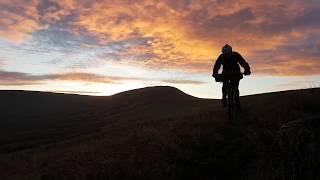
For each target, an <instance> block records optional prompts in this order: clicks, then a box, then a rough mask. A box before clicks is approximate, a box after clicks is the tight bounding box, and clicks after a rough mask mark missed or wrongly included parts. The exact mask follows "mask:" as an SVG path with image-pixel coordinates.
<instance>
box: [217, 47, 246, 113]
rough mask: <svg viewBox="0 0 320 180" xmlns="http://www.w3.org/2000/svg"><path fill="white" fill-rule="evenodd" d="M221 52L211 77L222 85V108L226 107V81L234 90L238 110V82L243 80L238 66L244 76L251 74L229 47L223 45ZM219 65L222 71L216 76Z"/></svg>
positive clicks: (240, 57)
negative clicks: (242, 69)
mask: <svg viewBox="0 0 320 180" xmlns="http://www.w3.org/2000/svg"><path fill="white" fill-rule="evenodd" d="M221 51H222V54H220V56H219V57H218V59H217V60H216V63H215V65H214V67H213V73H212V76H213V77H214V78H215V80H216V82H222V83H223V85H222V104H223V107H226V106H227V83H228V80H230V82H231V85H232V86H233V87H234V88H235V89H236V106H237V107H238V108H239V109H240V98H239V82H240V80H241V79H242V78H243V75H242V73H241V71H240V66H239V64H240V65H241V66H242V67H243V68H244V73H243V74H244V75H250V74H251V71H250V66H249V64H248V63H247V62H246V61H245V60H244V59H243V57H242V56H241V55H240V54H239V53H237V52H235V51H232V47H231V46H230V45H228V44H226V45H224V46H223V47H222V49H221ZM221 65H223V70H222V73H221V74H218V71H219V69H220V67H221Z"/></svg>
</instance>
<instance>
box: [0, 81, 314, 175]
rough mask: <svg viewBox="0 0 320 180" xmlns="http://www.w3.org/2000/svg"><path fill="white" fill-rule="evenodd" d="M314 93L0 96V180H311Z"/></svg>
mask: <svg viewBox="0 0 320 180" xmlns="http://www.w3.org/2000/svg"><path fill="white" fill-rule="evenodd" d="M319 99H320V89H307V90H295V91H285V92H276V93H267V94H260V95H252V96H245V97H241V101H242V105H243V111H242V113H241V115H240V116H239V118H238V119H237V120H236V121H234V122H231V121H229V120H228V118H227V115H226V112H225V110H224V109H223V108H222V107H221V105H220V101H218V100H210V99H199V98H195V97H192V96H189V95H187V94H184V93H183V92H181V91H179V90H178V89H175V88H172V87H149V88H143V89H137V90H132V91H127V92H123V93H119V94H116V95H113V96H109V97H90V96H79V95H66V94H55V93H46V92H24V91H0V109H1V115H0V116H1V117H0V179H34V180H37V179H39V180H40V179H43V180H47V179H59V180H60V179H68V180H71V179H319V178H320V173H319V172H320V171H319V169H318V166H317V165H318V164H319V163H320V156H319V154H320V151H319V146H320V143H319V141H320V137H319V132H320V131H319V128H320V126H319V125H320V115H319V114H320V101H319Z"/></svg>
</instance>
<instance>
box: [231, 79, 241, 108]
mask: <svg viewBox="0 0 320 180" xmlns="http://www.w3.org/2000/svg"><path fill="white" fill-rule="evenodd" d="M239 81H240V80H233V81H231V85H232V86H233V87H234V89H235V90H236V92H235V96H236V105H237V107H238V108H240V97H239Z"/></svg>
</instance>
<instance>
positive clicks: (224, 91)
mask: <svg viewBox="0 0 320 180" xmlns="http://www.w3.org/2000/svg"><path fill="white" fill-rule="evenodd" d="M227 91H228V86H227V82H226V81H223V82H222V105H223V107H226V106H227V93H228V92H227Z"/></svg>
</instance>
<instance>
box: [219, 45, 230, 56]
mask: <svg viewBox="0 0 320 180" xmlns="http://www.w3.org/2000/svg"><path fill="white" fill-rule="evenodd" d="M221 51H222V54H230V53H231V52H232V47H231V46H230V45H229V44H226V45H224V46H223V47H222V49H221Z"/></svg>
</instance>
